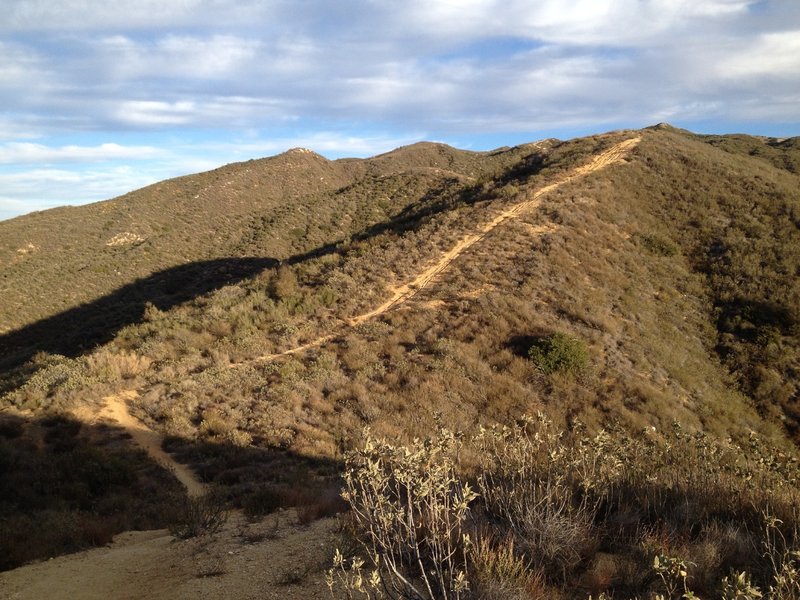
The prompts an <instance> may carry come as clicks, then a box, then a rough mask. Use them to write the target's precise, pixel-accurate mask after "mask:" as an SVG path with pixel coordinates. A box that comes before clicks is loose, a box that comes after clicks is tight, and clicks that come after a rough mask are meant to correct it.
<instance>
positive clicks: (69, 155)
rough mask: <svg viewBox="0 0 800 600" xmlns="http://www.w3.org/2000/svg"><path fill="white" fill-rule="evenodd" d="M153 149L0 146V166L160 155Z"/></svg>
mask: <svg viewBox="0 0 800 600" xmlns="http://www.w3.org/2000/svg"><path fill="white" fill-rule="evenodd" d="M162 154H163V151H162V150H159V149H158V148H154V147H152V146H121V145H120V144H114V143H107V144H100V145H99V146H75V145H68V146H60V147H52V146H46V145H44V144H34V143H30V142H9V143H6V144H0V164H36V163H55V162H93V161H110V160H120V159H126V160H142V159H148V158H155V157H158V156H159V155H162Z"/></svg>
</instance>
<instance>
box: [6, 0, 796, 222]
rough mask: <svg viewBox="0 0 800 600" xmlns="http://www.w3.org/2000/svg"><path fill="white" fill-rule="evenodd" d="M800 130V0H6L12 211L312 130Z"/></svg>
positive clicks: (501, 138)
mask: <svg viewBox="0 0 800 600" xmlns="http://www.w3.org/2000/svg"><path fill="white" fill-rule="evenodd" d="M664 121H666V122H669V123H671V124H673V125H676V126H679V127H685V128H687V129H690V130H692V131H697V132H703V133H731V132H743V133H752V134H757V135H768V136H776V137H787V136H796V135H800V2H799V1H798V0H406V1H404V2H397V1H389V0H328V1H323V0H285V1H281V0H274V1H271V0H114V1H109V0H59V1H57V2H56V1H53V0H2V6H0V219H7V218H10V217H13V216H15V215H19V214H23V213H27V212H30V211H33V210H42V209H45V208H50V207H53V206H60V205H65V204H72V205H76V204H82V203H86V202H91V201H96V200H101V199H106V198H111V197H114V196H117V195H120V194H122V193H125V192H127V191H130V190H132V189H136V188H139V187H142V186H144V185H147V184H149V183H153V182H156V181H160V180H162V179H166V178H168V177H174V176H177V175H184V174H188V173H194V172H198V171H203V170H208V169H211V168H214V167H217V166H220V165H223V164H226V163H230V162H235V161H240V160H247V159H250V158H259V157H262V156H269V155H273V154H276V153H279V152H282V151H284V150H287V149H289V148H293V147H307V148H311V149H313V150H315V151H317V152H319V153H320V154H323V155H324V156H327V157H328V158H338V157H343V156H371V155H374V154H377V153H380V152H385V151H388V150H390V149H393V148H395V147H398V146H401V145H405V144H409V143H413V142H416V141H420V140H432V141H440V142H445V143H448V144H451V145H453V146H456V147H459V148H465V149H472V150H486V149H491V148H495V147H499V146H505V145H514V144H518V143H524V142H530V141H535V140H539V139H542V138H546V137H558V138H561V139H568V138H571V137H576V136H581V135H589V134H592V133H599V132H603V131H608V130H612V129H619V128H639V127H645V126H648V125H653V124H655V123H659V122H664Z"/></svg>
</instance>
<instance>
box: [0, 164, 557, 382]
mask: <svg viewBox="0 0 800 600" xmlns="http://www.w3.org/2000/svg"><path fill="white" fill-rule="evenodd" d="M540 158H541V157H539V156H538V154H536V153H533V154H531V155H530V156H529V157H527V158H525V159H523V160H522V161H521V163H520V164H521V166H517V167H515V169H510V170H509V171H508V172H507V173H505V174H503V175H502V176H501V177H500V180H502V181H504V182H510V181H516V182H520V181H522V180H523V179H527V178H528V177H530V176H532V175H535V174H536V173H537V172H538V170H539V169H541V167H542V163H541V160H540ZM492 199H494V196H493V195H492V193H491V191H488V192H487V191H486V190H485V189H484V187H483V185H481V184H474V185H469V186H461V187H459V188H456V189H455V190H453V187H452V185H451V184H449V183H448V184H442V185H441V186H439V187H437V188H434V189H432V190H430V191H429V192H428V194H426V195H425V196H424V197H423V198H422V199H421V200H420V201H419V202H417V203H416V204H414V205H412V206H409V207H406V208H405V209H404V210H402V211H401V212H400V213H398V214H397V215H395V216H394V217H392V218H391V219H389V220H387V221H385V222H383V223H377V224H375V225H372V226H370V227H367V228H365V229H364V230H363V231H361V232H359V233H357V234H355V235H353V236H352V237H351V238H350V241H351V242H363V241H368V240H370V239H372V238H374V237H376V236H379V235H382V234H386V233H394V234H396V235H402V234H403V233H405V232H407V231H411V230H414V229H417V228H418V227H420V225H421V224H423V223H424V222H426V221H427V220H428V219H430V218H433V217H434V216H436V215H438V214H441V213H443V212H446V211H448V210H452V209H454V208H456V207H458V206H465V205H473V204H476V203H478V202H481V201H490V200H492ZM346 251H347V242H346V241H345V240H337V241H335V242H332V243H330V244H326V245H324V246H320V247H319V248H315V249H312V250H310V251H308V252H303V253H300V254H296V255H294V256H291V257H289V258H287V259H285V260H283V261H279V260H277V259H275V258H269V257H263V258H219V259H215V260H209V261H203V262H196V263H190V264H185V265H180V266H177V267H172V268H169V269H166V270H164V271H159V272H158V273H154V274H152V275H150V276H148V277H145V278H142V279H139V280H136V281H134V282H132V283H129V284H127V285H124V286H123V287H121V288H119V289H117V290H116V291H114V292H112V293H111V294H109V295H107V296H104V297H102V298H99V299H97V300H94V301H92V302H88V303H85V304H82V305H80V306H77V307H75V308H71V309H68V310H66V311H64V312H62V313H59V314H57V315H54V316H52V317H48V318H45V319H42V320H40V321H37V322H36V323H32V324H30V325H27V326H25V327H23V328H21V329H18V330H15V331H12V332H9V333H6V334H4V335H0V371H9V370H12V369H14V368H17V367H20V366H21V365H23V364H25V363H26V362H28V361H29V360H30V359H31V358H32V357H33V356H34V355H35V354H36V353H37V352H48V353H50V354H61V355H64V356H68V357H76V356H79V355H81V354H84V353H86V352H89V351H91V350H92V349H93V348H94V347H96V346H98V345H101V344H104V343H107V342H109V341H111V340H112V339H113V338H114V336H115V335H116V334H117V332H118V331H119V330H120V329H122V328H123V327H125V326H126V325H130V324H133V323H138V322H140V321H141V320H142V317H143V316H144V312H145V308H146V306H147V305H148V304H152V305H154V306H155V307H157V308H158V309H160V310H168V309H170V308H172V307H174V306H176V305H178V304H181V303H183V302H187V301H190V300H193V299H194V298H197V297H198V296H201V295H203V294H207V293H209V292H212V291H214V290H217V289H219V288H221V287H224V286H226V285H231V284H235V283H238V282H240V281H242V280H243V279H247V278H249V277H252V276H254V275H257V274H258V273H260V272H261V271H263V270H264V269H269V268H272V267H276V266H278V265H280V264H289V265H292V264H299V263H302V262H304V261H306V260H309V259H313V258H319V257H322V256H325V255H328V254H333V253H336V252H346Z"/></svg>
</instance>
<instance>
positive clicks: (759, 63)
mask: <svg viewBox="0 0 800 600" xmlns="http://www.w3.org/2000/svg"><path fill="white" fill-rule="evenodd" d="M719 72H720V75H722V76H723V77H739V78H741V77H752V76H758V77H760V76H768V77H775V78H779V77H789V78H791V79H794V80H795V81H796V82H797V83H798V84H800V29H796V30H793V31H781V32H776V33H767V34H763V35H760V36H759V37H758V38H757V39H755V40H752V41H751V42H750V43H749V44H747V45H746V46H745V47H739V48H737V49H736V51H735V52H734V53H733V54H732V55H730V56H728V57H726V58H724V59H723V60H722V61H721V64H720V66H719Z"/></svg>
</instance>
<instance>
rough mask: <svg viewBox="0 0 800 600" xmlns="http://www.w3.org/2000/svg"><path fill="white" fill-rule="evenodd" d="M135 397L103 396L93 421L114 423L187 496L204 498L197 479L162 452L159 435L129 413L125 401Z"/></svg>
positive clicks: (132, 394) (132, 393) (202, 486)
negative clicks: (126, 433) (171, 478)
mask: <svg viewBox="0 0 800 600" xmlns="http://www.w3.org/2000/svg"><path fill="white" fill-rule="evenodd" d="M136 396H137V393H136V392H135V391H133V390H128V391H125V392H120V393H119V394H114V395H112V396H106V397H105V398H103V401H104V402H105V406H104V407H103V409H102V410H101V411H100V412H99V413H98V414H97V416H96V417H95V418H99V419H102V418H107V419H110V420H113V421H116V422H117V424H118V425H119V426H120V427H122V428H123V429H124V430H125V431H127V432H128V433H129V434H130V436H131V439H133V441H134V443H135V444H136V445H137V446H139V447H140V448H142V449H143V450H144V451H145V452H147V454H149V455H150V457H151V458H152V459H153V460H155V461H156V462H157V463H159V464H160V465H161V466H163V467H165V468H166V469H168V470H170V471H172V473H173V474H174V475H175V477H176V479H177V480H178V481H180V482H181V483H182V484H183V486H184V487H185V488H186V492H187V493H188V494H189V496H193V497H196V496H202V495H203V494H205V493H206V486H205V484H203V483H202V482H201V481H200V480H199V479H198V478H197V476H196V475H195V474H194V473H193V472H192V470H191V469H189V467H187V466H186V465H182V464H181V463H179V462H178V461H176V460H175V459H174V458H172V457H171V456H170V455H169V454H168V453H166V452H164V450H163V449H162V448H161V442H162V437H161V435H160V434H159V433H157V432H155V431H153V430H152V429H150V428H149V427H147V426H146V425H145V424H144V423H142V422H141V421H140V420H139V419H137V418H136V417H134V416H133V415H132V414H131V413H130V412H129V411H128V403H127V401H128V400H133V399H134V398H136ZM84 420H87V419H84Z"/></svg>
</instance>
